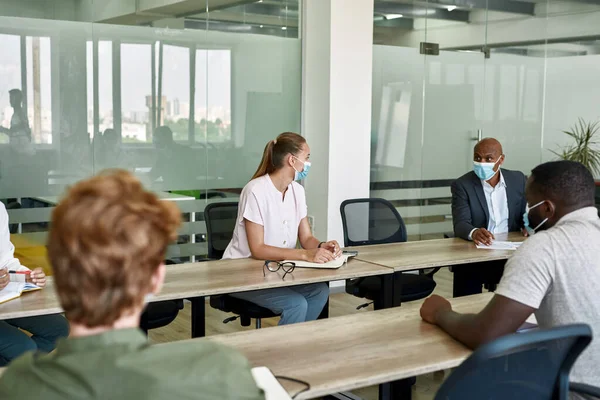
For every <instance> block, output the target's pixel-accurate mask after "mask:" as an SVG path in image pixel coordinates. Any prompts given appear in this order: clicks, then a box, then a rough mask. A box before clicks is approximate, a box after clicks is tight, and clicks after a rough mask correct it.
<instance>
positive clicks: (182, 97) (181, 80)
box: [160, 45, 190, 142]
mask: <svg viewBox="0 0 600 400" xmlns="http://www.w3.org/2000/svg"><path fill="white" fill-rule="evenodd" d="M162 60H163V67H162V77H163V78H162V101H164V102H165V104H161V120H162V121H163V123H161V124H160V125H166V126H168V127H169V128H171V130H172V131H173V139H174V140H176V141H178V142H182V141H183V142H187V141H188V140H189V121H190V49H189V48H187V47H179V46H169V45H164V46H163V57H162Z"/></svg>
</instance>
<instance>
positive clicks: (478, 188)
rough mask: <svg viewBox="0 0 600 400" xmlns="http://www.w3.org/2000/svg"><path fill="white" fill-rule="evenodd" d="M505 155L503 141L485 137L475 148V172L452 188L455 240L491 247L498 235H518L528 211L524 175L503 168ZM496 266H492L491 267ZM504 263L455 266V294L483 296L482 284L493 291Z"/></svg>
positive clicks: (458, 181) (454, 184)
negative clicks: (525, 213)
mask: <svg viewBox="0 0 600 400" xmlns="http://www.w3.org/2000/svg"><path fill="white" fill-rule="evenodd" d="M505 158H506V156H505V155H504V151H503V150H502V145H501V144H500V142H499V141H498V140H496V139H493V138H485V139H483V140H481V141H480V142H478V143H477V144H476V145H475V147H474V149H473V170H472V171H471V172H468V173H466V174H465V175H463V176H461V177H460V178H458V179H457V180H456V181H454V182H453V183H452V185H451V191H452V222H453V226H454V235H455V236H456V237H459V238H462V239H465V240H472V241H473V242H475V244H486V245H490V244H491V243H492V240H494V239H495V235H497V234H504V233H508V232H518V231H519V230H521V229H522V228H523V212H525V205H526V201H525V182H526V178H525V175H524V174H523V173H522V172H520V171H510V170H507V169H504V168H501V167H502V164H503V163H504V160H505ZM492 264H493V265H492ZM504 264H505V261H496V262H488V263H487V264H486V266H485V268H483V267H482V265H480V264H478V265H462V266H455V267H453V272H454V284H453V290H454V291H453V295H454V297H460V296H465V295H470V294H475V293H481V286H482V284H486V286H487V287H488V288H490V289H491V290H493V288H494V287H495V286H496V284H497V283H498V282H499V281H500V278H501V277H502V272H503V268H504Z"/></svg>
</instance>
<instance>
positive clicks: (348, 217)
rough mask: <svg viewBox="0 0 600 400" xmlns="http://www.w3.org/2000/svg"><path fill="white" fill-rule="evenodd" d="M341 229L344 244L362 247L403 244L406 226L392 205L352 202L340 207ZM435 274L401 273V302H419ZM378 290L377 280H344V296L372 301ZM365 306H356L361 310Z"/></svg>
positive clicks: (432, 284)
mask: <svg viewBox="0 0 600 400" xmlns="http://www.w3.org/2000/svg"><path fill="white" fill-rule="evenodd" d="M340 211H341V213H342V224H343V227H344V245H345V246H346V247H348V246H365V245H375V244H385V243H398V242H406V241H407V235H406V226H405V225H404V221H403V220H402V217H401V216H400V214H399V213H398V211H397V210H396V207H394V205H393V204H392V203H390V202H389V201H387V200H384V199H377V198H373V199H352V200H346V201H344V202H343V203H342V205H341V206H340ZM436 271H437V269H435V270H434V271H432V272H430V273H427V274H425V273H423V272H422V271H419V275H414V274H402V290H401V293H402V295H401V298H400V301H401V302H405V301H412V300H419V299H423V298H425V297H427V296H429V295H430V294H431V293H432V292H433V289H435V285H436V284H435V281H434V280H433V278H432V276H433V274H434V273H435V272H436ZM380 291H381V280H380V279H379V278H378V277H368V278H359V279H354V280H348V281H346V293H348V294H351V295H353V296H356V297H363V298H366V299H369V300H372V301H374V302H375V304H374V307H375V309H376V310H377V309H380V308H381V305H380V304H379V303H378V299H379V295H378V294H379V292H380ZM363 306H365V305H362V306H359V308H362V307H363Z"/></svg>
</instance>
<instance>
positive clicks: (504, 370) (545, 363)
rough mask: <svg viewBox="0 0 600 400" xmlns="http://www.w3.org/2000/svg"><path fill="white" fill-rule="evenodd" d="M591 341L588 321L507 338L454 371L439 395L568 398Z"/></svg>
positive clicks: (449, 399) (447, 399)
mask: <svg viewBox="0 0 600 400" xmlns="http://www.w3.org/2000/svg"><path fill="white" fill-rule="evenodd" d="M591 340H592V331H591V329H590V327H589V326H588V325H585V324H577V325H567V326H561V327H557V328H552V329H546V330H538V331H531V332H526V333H515V334H512V335H508V336H505V337H502V338H500V339H497V340H495V341H493V342H490V343H487V344H485V345H483V346H481V347H480V348H479V349H477V350H476V351H475V352H474V353H473V354H472V355H471V356H470V357H469V358H467V359H466V360H465V361H464V362H463V363H462V364H461V365H460V366H459V367H458V368H457V369H456V370H454V372H452V374H451V375H450V376H449V377H448V379H447V380H446V381H445V382H444V383H443V384H442V386H441V387H440V389H439V391H438V392H437V394H436V396H435V400H454V399H460V400H475V399H488V400H494V399H497V400H500V399H527V400H566V399H567V398H568V390H569V372H570V371H571V367H572V366H573V364H574V363H575V360H576V359H577V357H579V355H580V354H581V352H582V351H583V350H584V349H585V348H586V347H587V345H588V344H589V343H590V341H591Z"/></svg>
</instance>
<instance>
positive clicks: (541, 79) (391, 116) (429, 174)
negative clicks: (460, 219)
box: [371, 0, 600, 240]
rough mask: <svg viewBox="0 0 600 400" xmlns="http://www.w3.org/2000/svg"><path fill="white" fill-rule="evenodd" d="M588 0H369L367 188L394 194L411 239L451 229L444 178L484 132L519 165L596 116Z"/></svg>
mask: <svg viewBox="0 0 600 400" xmlns="http://www.w3.org/2000/svg"><path fill="white" fill-rule="evenodd" d="M591 3H592V2H586V1H572V2H558V1H554V0H542V1H536V2H529V1H516V0H515V1H496V2H486V1H479V0H467V1H461V2H456V1H453V0H446V1H432V0H430V1H376V2H375V11H376V15H375V21H374V51H373V59H374V60H373V124H372V144H373V152H372V162H371V165H372V171H371V194H372V196H376V197H383V198H386V199H388V200H391V201H392V202H393V203H394V204H395V205H396V207H397V208H398V211H399V212H400V214H401V215H402V217H403V218H404V220H405V222H406V224H407V230H408V234H409V240H422V239H431V238H441V237H443V236H444V234H446V233H450V232H452V230H453V229H452V218H451V205H450V201H451V193H450V185H451V183H452V181H453V180H454V179H456V178H458V177H460V176H461V175H463V174H464V173H466V172H468V171H470V170H471V169H472V157H473V146H474V145H475V143H476V142H477V141H478V140H479V139H480V138H485V137H495V138H497V139H498V140H499V141H500V142H501V143H502V145H503V149H504V153H505V155H506V160H505V163H504V168H508V169H513V170H520V171H522V172H524V173H525V174H526V175H527V174H529V172H530V171H531V169H532V168H533V167H534V166H536V165H537V164H539V163H541V162H543V161H548V160H552V159H556V158H557V156H556V155H555V154H554V153H553V152H552V151H557V152H560V149H561V147H562V146H565V145H567V144H569V143H570V140H572V139H570V138H569V137H568V136H567V135H565V134H564V133H563V131H564V130H568V129H569V128H570V127H572V126H573V125H575V124H576V123H577V121H578V119H579V118H582V119H583V120H584V121H586V122H594V121H599V120H600V108H599V107H598V104H600V90H599V89H600V88H598V86H599V85H600V80H599V79H598V76H597V75H598V74H597V71H600V56H599V54H600V44H599V43H600V26H599V25H598V24H597V23H594V22H593V21H597V19H598V18H600V5H598V4H591ZM390 93H393V94H391V95H390ZM389 98H392V100H388V99H389ZM389 102H391V104H392V105H390V103H389ZM383 154H385V157H384V156H382V155H383Z"/></svg>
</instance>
